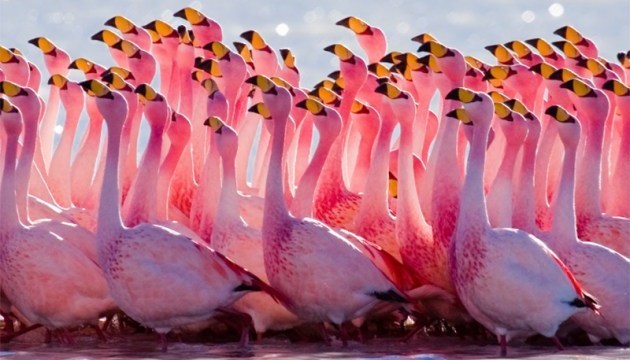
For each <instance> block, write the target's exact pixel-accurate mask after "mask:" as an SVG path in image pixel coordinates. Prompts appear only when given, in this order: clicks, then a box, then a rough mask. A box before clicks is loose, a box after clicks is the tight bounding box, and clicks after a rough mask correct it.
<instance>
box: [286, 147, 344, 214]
mask: <svg viewBox="0 0 630 360" xmlns="http://www.w3.org/2000/svg"><path fill="white" fill-rule="evenodd" d="M336 138H337V136H320V137H319V142H318V143H317V148H316V149H315V154H313V158H312V159H311V162H310V163H309V164H308V167H307V168H306V170H305V171H304V174H303V175H302V178H301V179H300V182H299V184H298V187H297V190H296V191H295V197H294V198H293V202H292V203H291V212H292V213H293V215H294V216H295V217H306V216H312V212H313V198H314V193H315V188H316V187H317V182H318V181H319V179H320V175H321V173H322V170H323V167H324V164H325V162H326V158H327V157H328V155H329V153H330V150H331V147H332V145H333V143H334V142H335V139H336Z"/></svg>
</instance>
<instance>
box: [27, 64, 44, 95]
mask: <svg viewBox="0 0 630 360" xmlns="http://www.w3.org/2000/svg"><path fill="white" fill-rule="evenodd" d="M28 69H29V77H28V83H27V84H26V86H28V87H30V88H31V89H33V90H35V91H39V85H40V83H41V81H42V73H41V71H40V70H39V68H38V67H37V65H35V64H33V63H32V62H30V61H29V62H28Z"/></svg>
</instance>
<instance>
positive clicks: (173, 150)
mask: <svg viewBox="0 0 630 360" xmlns="http://www.w3.org/2000/svg"><path fill="white" fill-rule="evenodd" d="M184 148H185V147H184V146H182V145H181V144H176V143H174V142H171V147H170V148H169V151H168V153H167V154H166V156H165V157H164V160H163V161H162V165H161V166H160V169H159V171H158V182H157V216H158V219H159V220H167V218H168V199H169V185H170V184H171V180H172V179H173V175H174V174H175V169H176V168H177V164H178V163H179V160H180V158H181V156H182V153H183V152H184Z"/></svg>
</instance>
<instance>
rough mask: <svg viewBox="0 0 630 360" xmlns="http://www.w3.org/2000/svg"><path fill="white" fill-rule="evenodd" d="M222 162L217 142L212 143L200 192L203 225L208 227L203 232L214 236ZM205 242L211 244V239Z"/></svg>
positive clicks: (207, 155)
mask: <svg viewBox="0 0 630 360" xmlns="http://www.w3.org/2000/svg"><path fill="white" fill-rule="evenodd" d="M211 137H212V136H211V134H208V138H209V139H210V138H211ZM220 161H221V159H220V158H219V154H218V151H217V149H216V141H212V142H211V143H210V146H209V147H208V153H207V154H206V162H205V164H204V168H203V173H202V175H201V182H200V183H199V190H198V191H200V192H201V197H202V198H201V201H202V203H203V211H202V217H203V218H204V220H203V221H201V225H203V226H205V227H206V229H204V231H203V233H204V234H212V227H213V224H214V218H215V214H216V212H217V206H218V203H219V196H220V194H219V192H220V189H221V188H220V186H219V184H220V177H219V171H220V166H219V164H220ZM204 240H206V241H208V242H210V238H207V239H204Z"/></svg>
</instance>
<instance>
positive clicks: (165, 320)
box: [81, 80, 273, 351]
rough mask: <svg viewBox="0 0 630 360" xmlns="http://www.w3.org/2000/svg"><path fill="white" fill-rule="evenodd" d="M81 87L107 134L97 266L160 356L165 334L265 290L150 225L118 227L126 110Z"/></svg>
mask: <svg viewBox="0 0 630 360" xmlns="http://www.w3.org/2000/svg"><path fill="white" fill-rule="evenodd" d="M81 86H82V87H83V88H84V89H85V90H86V91H88V94H93V95H94V96H95V97H96V103H97V105H98V108H99V111H101V112H102V114H103V117H104V118H105V121H106V124H107V128H108V130H109V136H108V138H107V141H108V145H107V156H106V165H105V177H106V179H105V180H104V181H103V189H102V190H101V199H100V202H99V221H98V224H99V225H98V230H97V239H98V242H97V244H98V252H99V262H100V264H101V266H102V268H103V271H104V273H105V278H106V280H107V283H108V285H109V288H110V291H111V294H112V297H113V298H114V300H115V301H116V303H117V304H118V305H119V306H120V308H121V310H123V311H124V312H125V313H126V314H128V315H129V316H131V317H132V318H133V319H135V320H136V321H139V322H140V323H142V324H143V325H145V326H148V327H151V328H153V329H155V330H156V331H157V332H158V334H159V335H160V342H161V345H162V350H163V351H166V346H167V345H166V333H168V332H169V331H170V330H171V329H172V328H174V327H178V326H182V325H186V324H190V323H195V322H198V321H202V320H205V319H207V318H208V317H210V316H212V315H213V314H214V313H215V312H216V311H217V309H219V308H221V307H224V306H228V305H229V304H231V303H232V302H234V301H235V300H236V299H238V298H239V297H241V296H242V295H244V294H245V293H247V292H248V291H256V290H260V289H266V291H270V292H273V290H272V289H270V288H269V286H268V285H266V284H265V283H264V282H262V281H261V280H260V279H258V278H257V277H256V276H254V275H252V274H251V273H249V272H247V271H246V270H244V269H243V268H241V267H240V266H238V265H236V264H234V263H233V262H231V261H230V260H228V259H227V258H226V257H224V256H222V255H220V254H219V253H216V252H214V251H213V250H212V249H210V248H209V247H208V246H207V245H205V244H203V243H200V242H194V241H193V240H191V239H190V238H187V237H185V236H183V235H180V234H178V233H175V232H172V231H168V230H166V229H164V228H162V227H159V226H156V225H154V224H150V223H145V224H140V225H138V226H135V227H133V228H127V227H125V226H124V225H123V224H122V222H121V217H120V207H119V199H120V191H119V186H118V159H119V145H120V136H121V132H122V125H123V122H124V120H125V118H126V117H127V104H126V101H125V99H124V98H123V97H122V95H120V94H118V93H117V92H115V91H110V90H109V89H107V87H105V85H103V84H102V83H101V82H99V81H98V80H88V81H84V82H82V83H81ZM159 249H169V251H167V252H164V251H156V250H159ZM165 283H168V284H171V285H172V286H169V287H165V286H164V284H165Z"/></svg>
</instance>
